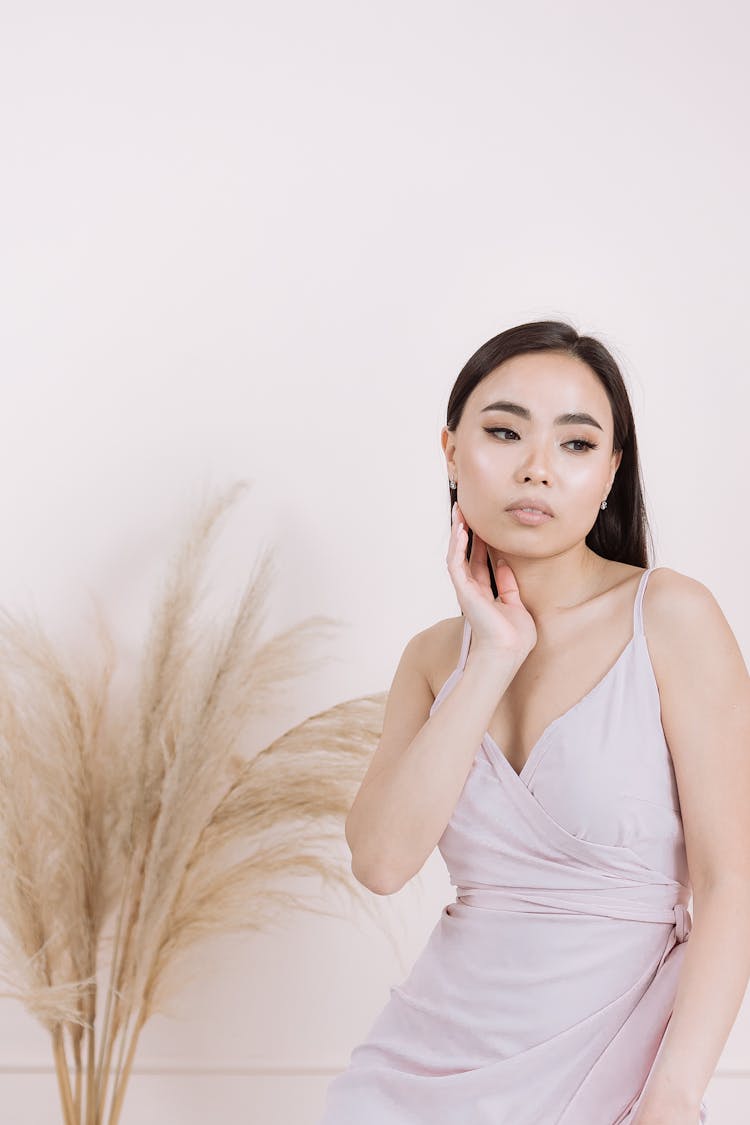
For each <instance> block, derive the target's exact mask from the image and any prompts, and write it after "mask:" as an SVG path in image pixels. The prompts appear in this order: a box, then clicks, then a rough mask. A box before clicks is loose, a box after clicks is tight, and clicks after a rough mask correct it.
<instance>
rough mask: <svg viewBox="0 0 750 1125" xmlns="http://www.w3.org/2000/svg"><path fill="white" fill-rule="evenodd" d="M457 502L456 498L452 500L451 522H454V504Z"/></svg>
mask: <svg viewBox="0 0 750 1125" xmlns="http://www.w3.org/2000/svg"><path fill="white" fill-rule="evenodd" d="M457 503H458V501H457V500H454V501H453V507H452V508H451V523H454V522H455V519H456V504H457Z"/></svg>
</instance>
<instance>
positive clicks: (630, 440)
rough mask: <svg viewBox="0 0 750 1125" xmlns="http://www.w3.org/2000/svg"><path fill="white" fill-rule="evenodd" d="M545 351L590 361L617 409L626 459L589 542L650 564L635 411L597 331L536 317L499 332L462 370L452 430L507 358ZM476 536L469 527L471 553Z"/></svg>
mask: <svg viewBox="0 0 750 1125" xmlns="http://www.w3.org/2000/svg"><path fill="white" fill-rule="evenodd" d="M542 351H549V352H557V353H565V354H566V355H572V356H575V357H576V358H577V359H580V360H583V362H584V363H587V364H588V366H589V367H590V368H591V370H592V371H593V372H594V374H595V375H596V377H597V378H598V379H599V381H600V382H601V384H602V386H603V387H604V389H605V391H606V392H607V398H608V399H609V403H610V407H611V409H612V418H613V421H614V435H613V449H612V452H617V451H618V450H622V459H621V461H620V465H619V467H618V469H617V473H616V474H615V479H614V483H613V485H612V489H611V491H610V493H609V496H608V497H607V507H606V508H604V509H601V508H600V509H599V514H598V516H597V519H596V523H595V524H594V526H593V527H592V528H591V530H590V531H589V533H588V535H587V536H586V546H587V547H589V548H590V549H591V550H592V551H595V552H596V554H598V555H601V557H602V558H605V559H612V560H613V561H615V562H625V563H630V564H631V565H632V566H641V567H647V566H649V565H650V562H649V549H648V547H647V537H648V540H649V541H650V542H651V552H650V553H651V555H653V542H652V541H651V530H650V528H649V524H648V517H647V515H646V505H645V502H644V496H643V486H642V481H641V469H640V463H639V460H638V444H637V441H636V436H635V424H634V421H633V411H632V408H631V405H630V398H629V396H628V392H627V388H626V386H625V382H624V380H623V377H622V374H621V372H620V369H619V367H618V366H617V363H616V362H615V360H614V358H613V356H612V355H611V353H610V352H609V351H608V350H607V349H606V348H605V347H604V345H603V344H601V343H600V342H599V340H596V339H594V337H593V336H579V334H578V333H577V332H576V330H575V328H573V327H572V326H571V325H570V324H566V323H565V322H564V321H560V320H537V321H531V322H530V323H528V324H519V325H516V327H515V328H508V329H506V331H505V332H501V333H500V334H499V335H498V336H493V337H492V339H491V340H488V341H487V342H486V343H485V344H482V346H481V347H480V348H479V349H478V350H477V351H475V352H474V354H473V356H471V358H470V359H469V360H467V362H466V363H465V364H464V366H463V368H462V369H461V371H460V373H459V375H458V378H457V379H456V382H455V383H454V385H453V389H452V391H451V393H450V396H449V398H448V409H447V417H446V423H445V424H446V426H447V427H448V429H449V430H452V431H454V430H455V429H456V428H457V427H458V424H459V422H460V421H461V415H462V414H463V409H464V406H465V404H466V400H467V399H468V397H469V395H470V394H471V392H472V391H473V390H474V388H475V387H476V386H477V385H478V384H479V383H481V381H482V379H484V378H485V377H486V376H487V375H489V374H490V372H492V371H494V370H495V368H496V367H498V366H499V365H500V364H501V363H504V362H505V360H506V359H510V358H511V356H514V355H521V354H523V353H524V352H542ZM456 495H458V491H456ZM448 496H449V512H448V522H449V525H450V519H451V513H450V509H452V507H453V500H454V496H453V492H452V491H451V488H450V486H449V487H448ZM459 503H460V501H459ZM472 540H473V535H472V532H471V530H469V548H468V553H469V556H471V544H472ZM489 571H490V582H491V584H492V592H493V594H494V595H495V597H497V586H496V585H495V576H494V574H493V573H492V567H489Z"/></svg>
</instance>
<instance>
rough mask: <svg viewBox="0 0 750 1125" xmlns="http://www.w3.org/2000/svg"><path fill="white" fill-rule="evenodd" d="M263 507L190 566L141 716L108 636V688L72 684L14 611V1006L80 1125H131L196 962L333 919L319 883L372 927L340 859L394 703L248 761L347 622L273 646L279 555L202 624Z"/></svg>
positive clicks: (156, 640) (6, 867) (159, 612)
mask: <svg viewBox="0 0 750 1125" xmlns="http://www.w3.org/2000/svg"><path fill="white" fill-rule="evenodd" d="M245 487H247V485H246V482H244V481H240V482H238V483H236V484H235V485H233V486H232V487H231V488H230V489H229V490H228V491H227V492H226V493H225V494H224V495H223V496H221V497H219V499H218V500H215V501H213V502H204V503H203V504H202V506H201V508H200V511H199V513H198V516H197V518H196V521H195V524H194V527H193V530H192V533H191V534H190V535H189V536H188V537H187V539H186V541H185V543H184V544H183V546H182V547H181V549H180V550H179V551H178V552H177V554H176V556H175V558H174V559H173V560H172V561H171V564H170V566H169V568H168V572H167V578H166V582H165V587H164V590H163V591H162V593H161V596H160V598H159V600H158V604H157V605H156V608H155V610H154V613H153V619H152V623H151V628H150V631H149V635H148V638H147V642H146V646H145V652H144V656H143V661H142V665H141V667H140V668H139V669H138V672H139V680H138V682H137V692H136V697H135V698H128V697H127V695H126V696H125V697H124V698H123V699H121V700H119V701H118V702H117V703H115V702H114V701H113V699H112V692H111V690H110V688H111V678H112V672H113V670H114V666H115V646H114V644H113V642H112V640H111V637H110V634H109V632H108V630H107V628H106V626H105V625H104V623H103V621H102V618H101V615H100V614H99V615H98V616H97V630H98V636H99V641H100V645H101V653H97V658H96V662H95V663H96V671H93V670H92V669H91V667H89V666H88V664H86V665H84V666H82V667H79V666H78V665H76V667H75V668H73V667H71V666H70V665H71V662H70V661H66V660H64V659H63V657H62V656H61V655H60V654H59V653H58V652H57V651H56V649H55V648H54V646H53V645H52V643H51V642H50V640H49V639H48V637H47V636H46V635H45V634H44V632H43V630H42V628H41V627H40V625H39V624H38V622H36V621H35V620H33V619H31V618H26V619H19V618H14V617H12V616H11V615H10V614H9V613H7V612H6V611H4V610H0V920H2V922H3V924H4V928H5V931H6V932H5V933H4V934H2V935H1V936H2V942H3V952H4V954H5V965H4V968H3V974H2V975H3V980H4V981H5V982H6V983H7V984H8V985H9V986H10V988H11V991H10V992H5V993H3V995H12V996H15V997H17V998H18V999H19V1000H21V1001H22V1002H23V1003H24V1004H25V1005H26V1007H27V1009H28V1010H29V1011H30V1012H31V1013H33V1015H34V1016H35V1017H36V1018H37V1019H39V1020H40V1021H41V1022H42V1023H43V1025H44V1026H45V1027H46V1028H47V1029H48V1031H49V1032H50V1035H51V1038H52V1046H53V1054H54V1060H55V1068H56V1073H57V1079H58V1084H59V1089H60V1097H61V1104H62V1110H63V1121H64V1123H65V1125H117V1122H118V1121H119V1118H120V1114H121V1111H122V1105H123V1099H124V1096H125V1091H126V1088H127V1082H128V1078H129V1075H130V1073H131V1069H132V1065H133V1059H134V1056H135V1051H136V1047H137V1044H138V1038H139V1035H140V1032H141V1030H142V1028H143V1026H144V1024H145V1023H146V1021H147V1020H148V1019H149V1017H150V1016H151V1015H153V1013H154V1012H156V1011H158V1010H160V1008H161V1010H163V1005H164V1002H165V1001H166V999H167V997H168V996H169V995H171V993H172V991H173V990H174V989H175V988H176V987H177V985H178V983H179V976H178V975H177V974H176V973H175V972H174V967H175V965H176V964H177V962H178V961H179V960H180V957H181V955H182V954H184V953H185V952H186V951H187V950H188V949H190V948H191V947H192V946H193V945H194V944H195V943H196V942H198V941H199V940H200V939H202V938H204V937H206V936H208V935H214V934H221V933H227V932H230V931H232V930H243V929H263V928H266V927H268V926H270V925H272V924H275V923H276V922H277V921H278V920H280V919H281V920H283V919H284V917H285V916H286V915H287V914H288V911H289V910H295V909H304V910H312V911H315V912H316V913H321V914H331V913H333V912H332V911H330V910H328V909H325V908H324V907H322V906H321V905H320V904H319V903H316V902H315V901H314V900H313V899H311V898H306V897H304V896H302V895H301V894H299V893H295V894H292V893H290V892H289V891H285V890H284V889H283V886H282V885H281V884H282V883H283V881H284V879H285V878H287V877H290V876H299V875H303V876H311V875H314V876H318V877H319V879H322V880H323V882H324V883H325V885H326V886H327V887H330V888H333V889H334V890H340V891H343V892H344V894H345V897H346V898H347V899H348V900H349V901H351V900H353V899H356V900H357V901H359V902H360V903H361V905H362V906H364V908H365V909H366V910H368V911H369V910H371V909H372V896H371V895H368V894H366V893H362V890H363V889H362V888H361V887H360V885H359V884H358V883H356V881H355V880H354V878H353V876H352V874H351V870H350V867H349V857H348V856H346V853H345V852H344V851H343V849H341V848H339V853H338V854H337V850H336V845H337V844H340V842H341V839H342V835H343V834H342V827H341V826H342V821H343V819H344V818H345V816H346V813H347V812H348V810H349V808H350V807H351V804H352V801H353V799H354V795H355V793H356V790H357V787H358V785H359V783H360V781H361V779H362V776H363V774H364V772H365V769H366V766H367V763H368V761H369V758H370V756H371V754H372V751H373V750H374V748H375V745H376V743H377V740H378V738H379V737H380V733H381V731H382V722H383V710H384V705H385V700H386V696H387V693H386V692H380V693H378V694H375V695H369V696H363V697H361V698H357V699H352V700H348V701H346V702H344V703H340V704H338V705H337V706H334V707H332V708H330V709H328V710H326V711H322V712H320V713H319V714H316V715H313V716H312V717H311V718H309V719H307V720H305V721H304V722H302V723H300V724H299V725H298V726H296V727H294V728H293V729H291V730H289V731H287V732H286V733H285V734H283V735H281V737H279V738H277V739H275V740H274V741H273V742H272V743H271V744H270V745H268V746H267V747H265V748H264V749H263V750H261V751H259V752H258V753H257V754H255V755H254V756H252V757H250V758H246V757H244V756H243V755H242V754H241V753H240V752H239V751H238V749H237V746H238V742H239V741H240V738H241V736H242V735H243V734H245V733H246V732H247V729H248V725H249V724H250V723H251V722H252V720H253V719H254V718H256V717H258V716H260V715H263V714H268V713H272V712H273V709H274V707H275V706H277V705H278V703H279V701H280V700H281V699H282V698H283V695H284V693H288V691H289V688H290V686H292V685H293V683H294V680H295V678H297V677H299V676H300V675H301V674H303V673H304V672H305V671H307V670H308V668H310V667H311V666H312V665H313V663H314V662H315V660H316V658H315V657H314V656H313V655H310V654H309V653H308V651H307V649H308V645H309V642H310V641H311V640H314V639H316V637H317V636H319V635H320V634H321V632H324V631H325V627H326V626H330V625H334V626H335V625H337V624H339V622H337V621H336V619H332V618H326V617H312V618H308V619H307V620H306V621H304V622H302V623H301V624H299V625H296V626H294V627H293V628H291V629H289V630H287V631H286V632H283V633H281V634H278V635H276V636H274V637H272V638H271V639H270V640H267V641H264V642H260V641H259V640H258V634H259V631H260V627H261V624H262V620H261V611H262V609H263V606H264V603H265V600H266V597H267V594H268V587H269V583H270V580H271V563H270V559H271V551H270V550H267V551H266V552H265V553H264V554H263V555H262V556H261V560H260V562H259V563H257V564H256V566H255V570H254V572H253V574H252V576H251V578H250V580H249V582H248V584H247V586H246V588H245V590H244V593H243V595H242V597H241V599H240V601H239V604H238V606H237V608H236V611H235V613H234V615H233V617H232V618H231V620H230V621H228V623H227V624H226V625H225V626H224V627H223V628H216V627H214V628H213V629H209V628H208V627H207V626H203V625H199V624H198V623H197V621H196V615H197V610H198V607H199V602H200V592H199V580H200V578H201V575H202V572H203V570H204V568H205V564H206V560H207V555H208V552H209V548H210V545H211V541H212V537H213V535H214V533H215V529H216V526H217V523H218V521H219V518H220V517H221V516H222V515H223V514H224V513H225V512H226V511H227V510H228V508H229V507H230V505H231V504H232V503H233V502H234V500H235V499H236V497H237V495H238V494H239V492H240V491H241V490H242V489H244V488H245ZM238 845H241V847H242V857H241V858H238V855H237V851H238ZM373 916H374V917H375V918H376V921H378V916H377V912H373ZM108 927H109V928H111V931H112V932H111V934H109V935H105V931H106V930H107V928H108ZM105 936H107V952H108V955H107V957H106V958H105V956H104V947H105ZM105 960H106V962H107V966H106V967H107V970H108V983H107V987H106V989H104V988H99V989H98V988H97V980H98V973H99V971H100V968H101V965H102V963H103V962H104V961H105ZM115 1059H116V1065H115V1066H113V1063H114V1062H115ZM113 1069H114V1076H113V1074H112V1072H113ZM110 1082H111V1085H110Z"/></svg>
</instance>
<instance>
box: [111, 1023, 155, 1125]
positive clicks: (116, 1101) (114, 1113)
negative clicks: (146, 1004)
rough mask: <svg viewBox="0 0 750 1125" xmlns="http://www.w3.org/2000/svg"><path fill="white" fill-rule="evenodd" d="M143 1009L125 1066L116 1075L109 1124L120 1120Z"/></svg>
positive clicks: (114, 1124)
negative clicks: (120, 1072)
mask: <svg viewBox="0 0 750 1125" xmlns="http://www.w3.org/2000/svg"><path fill="white" fill-rule="evenodd" d="M144 1011H145V1008H141V1010H140V1012H139V1013H138V1020H137V1022H136V1025H135V1027H134V1028H133V1034H132V1036H131V1039H130V1048H129V1050H128V1057H127V1059H126V1061H125V1067H124V1069H123V1071H122V1074H121V1075H119V1076H118V1079H117V1083H116V1085H115V1087H114V1090H113V1097H112V1108H111V1110H110V1114H109V1125H117V1123H118V1121H119V1120H120V1112H121V1110H122V1103H123V1099H124V1097H125V1088H126V1086H127V1083H128V1078H129V1077H130V1070H131V1068H132V1066H133V1059H134V1058H135V1049H136V1047H137V1045H138V1037H139V1036H140V1034H141V1028H142V1027H143V1025H144V1023H145V1022H146V1021H145V1019H144V1018H143V1013H144Z"/></svg>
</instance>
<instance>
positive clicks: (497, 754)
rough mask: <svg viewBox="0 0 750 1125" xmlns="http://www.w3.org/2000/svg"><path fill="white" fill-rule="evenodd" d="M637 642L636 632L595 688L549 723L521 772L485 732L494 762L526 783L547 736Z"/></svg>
mask: <svg viewBox="0 0 750 1125" xmlns="http://www.w3.org/2000/svg"><path fill="white" fill-rule="evenodd" d="M635 640H636V633H635V632H634V633H633V635H632V637H631V638H630V640H629V641H628V643H627V644H626V645H625V647H624V648H623V649H622V651H621V652H620V654H619V656H618V657H617V659H616V660H615V662H614V664H612V665H611V666H610V667H609V668H608V669H607V671H606V672H605V673H604V675H603V676H602V677H601V678H600V679H599V680H597V682H596V683H595V684H594V686H593V687H592V688H589V690H588V691H587V692H586V694H585V695H583V696H581V698H580V699H578V700H576V702H575V703H573V704H571V706H570V707H568V709H567V710H566V711H563V713H562V714H561V715H558V716H557V717H556V718H554V719H552V720H551V721H550V722H549V723H547V726H546V727H545V728H544V730H543V731H542V733H541V734H540V735H539V738H538V739H537V740H536V742H535V743H534V745H533V746H532V747H531V750H530V751H529V753H528V756H527V758H526V761H525V762H524V764H523V765H522V767H521V769H520V770H517V769H516V768H515V767H514V766H513V765H512V764H511V762H510V761H509V759H508V758H507V756H506V755H505V753H504V752H503V750H502V749H501V747H500V746H499V745H498V744H497V742H496V741H495V739H494V738H493V737H492V735H491V734H490V732H489V731H488V730H486V731H485V732H484V734H483V735H482V743H484V744H487V743H489V749H490V751H491V752H492V757H493V760H494V758H498V759H499V760H500V762H501V764H502V768H503V769H507V770H509V772H510V773H511V774H512V775H513V777H515V778H516V779H517V780H518V781H521V782H524V783H525V782H526V779H527V777H528V775H529V772H530V770H531V768H532V766H533V765H534V761H535V759H536V757H537V755H538V752H539V750H540V748H541V747H542V745H543V744H544V743H545V741H546V739H547V736H548V735H549V734H551V733H552V731H553V730H554V729H555V728H556V727H558V726H559V725H560V723H562V722H563V721H564V720H565V719H567V718H568V717H569V716H570V715H572V714H573V712H574V711H577V710H578V708H579V707H581V706H582V705H583V704H584V703H586V702H587V700H588V699H590V698H591V696H592V695H593V694H594V692H596V691H598V690H599V688H601V687H603V685H604V684H605V683H606V682H607V680H608V679H609V678H610V676H612V675H613V674H614V672H615V670H616V669H617V668H618V667H619V666H620V664H621V663H622V661H623V660H624V659H625V657H626V655H627V654H628V653H629V652H630V650H631V648H632V647H633V645H634V644H635Z"/></svg>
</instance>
